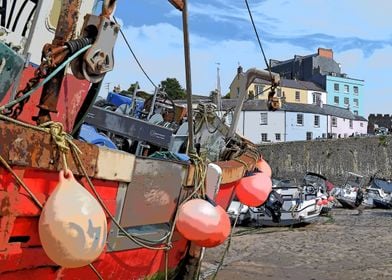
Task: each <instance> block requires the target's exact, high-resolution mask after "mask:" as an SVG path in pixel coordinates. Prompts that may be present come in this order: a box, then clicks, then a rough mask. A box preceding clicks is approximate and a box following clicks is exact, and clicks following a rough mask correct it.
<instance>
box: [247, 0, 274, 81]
mask: <svg viewBox="0 0 392 280" xmlns="http://www.w3.org/2000/svg"><path fill="white" fill-rule="evenodd" d="M245 4H246V8H247V9H248V13H249V17H250V20H251V22H252V26H253V29H254V31H255V33H256V37H257V41H258V43H259V46H260V49H261V53H262V54H263V57H264V62H265V65H267V68H268V71H269V74H270V78H271V82H272V73H271V66H270V65H269V63H268V61H267V57H266V56H265V53H264V49H263V46H262V44H261V40H260V37H259V33H258V32H257V29H256V25H255V22H254V20H253V16H252V12H251V10H250V8H249V4H248V0H245Z"/></svg>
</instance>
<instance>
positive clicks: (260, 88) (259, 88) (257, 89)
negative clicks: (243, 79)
mask: <svg viewBox="0 0 392 280" xmlns="http://www.w3.org/2000/svg"><path fill="white" fill-rule="evenodd" d="M260 95H263V85H255V96H260Z"/></svg>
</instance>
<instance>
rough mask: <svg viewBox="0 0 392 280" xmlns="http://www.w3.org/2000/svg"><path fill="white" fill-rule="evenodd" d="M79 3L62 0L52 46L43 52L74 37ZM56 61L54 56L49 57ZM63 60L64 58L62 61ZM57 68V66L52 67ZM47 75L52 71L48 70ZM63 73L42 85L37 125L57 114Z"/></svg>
mask: <svg viewBox="0 0 392 280" xmlns="http://www.w3.org/2000/svg"><path fill="white" fill-rule="evenodd" d="M80 5H81V1H74V0H64V1H62V5H61V11H60V17H59V20H58V23H57V28H56V33H55V37H54V39H53V42H52V44H50V45H46V46H45V47H44V50H43V51H44V52H45V50H50V49H55V48H56V47H61V46H63V45H64V43H65V42H66V41H69V40H71V39H72V38H73V37H75V30H76V23H77V21H78V18H79V10H80ZM51 58H52V59H54V60H56V56H54V57H51ZM62 60H64V57H63V59H62ZM54 67H57V65H54ZM51 68H52V67H51ZM48 70H49V71H48V74H49V73H51V72H52V71H53V70H54V69H48ZM64 75H65V73H64V71H60V72H59V73H58V74H56V75H55V77H53V78H52V79H51V80H50V81H49V82H48V83H47V84H45V85H44V87H43V90H42V94H41V98H40V101H39V105H38V107H39V108H40V110H39V112H38V117H37V119H36V121H37V124H42V123H45V122H48V121H50V120H51V116H50V113H57V103H58V99H59V94H60V90H61V85H62V82H63V79H64Z"/></svg>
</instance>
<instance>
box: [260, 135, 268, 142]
mask: <svg viewBox="0 0 392 280" xmlns="http://www.w3.org/2000/svg"><path fill="white" fill-rule="evenodd" d="M267 141H268V134H267V133H261V142H267Z"/></svg>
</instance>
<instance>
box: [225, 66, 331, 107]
mask: <svg viewBox="0 0 392 280" xmlns="http://www.w3.org/2000/svg"><path fill="white" fill-rule="evenodd" d="M241 75H244V73H243V70H242V67H241V66H240V67H238V69H237V74H236V76H235V77H234V79H233V81H232V83H231V84H230V98H232V99H235V98H238V96H239V91H240V88H239V78H240V76H241ZM270 86H271V82H270V81H267V80H262V79H255V81H254V82H253V83H252V84H251V85H250V86H249V87H248V89H247V96H248V97H250V98H251V99H259V100H266V99H267V98H268V89H269V87H270ZM276 96H277V97H279V98H280V99H281V100H282V102H290V103H302V104H320V103H323V104H326V102H327V93H326V91H325V90H323V89H322V88H321V87H319V86H318V85H316V84H315V83H313V82H309V81H300V80H291V79H286V78H282V79H281V80H280V84H279V86H278V88H277V92H276Z"/></svg>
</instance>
